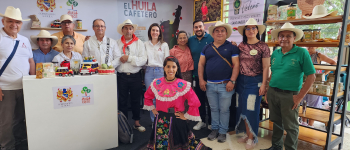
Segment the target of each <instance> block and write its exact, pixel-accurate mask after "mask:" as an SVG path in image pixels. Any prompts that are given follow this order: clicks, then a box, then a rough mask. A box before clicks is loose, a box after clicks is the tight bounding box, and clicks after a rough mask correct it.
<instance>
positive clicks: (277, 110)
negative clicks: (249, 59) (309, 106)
mask: <svg viewBox="0 0 350 150" xmlns="http://www.w3.org/2000/svg"><path fill="white" fill-rule="evenodd" d="M272 36H273V37H274V38H275V39H278V42H279V44H280V46H281V49H277V50H275V51H274V52H273V53H272V55H271V80H270V84H269V88H268V90H267V94H266V95H267V97H266V98H265V99H266V102H268V104H269V109H270V121H272V122H273V134H272V146H271V147H270V148H268V149H266V150H282V149H283V133H284V130H286V132H287V135H286V139H285V141H284V147H285V149H286V150H296V149H297V146H298V135H299V122H298V114H299V104H300V102H301V100H302V99H303V98H304V96H305V95H306V94H307V92H308V90H309V89H310V87H311V85H312V84H313V82H314V81H315V73H316V70H315V68H314V66H313V63H312V61H311V57H310V55H309V54H308V51H307V50H306V49H304V48H301V47H298V46H296V45H294V44H293V42H294V41H298V40H299V39H300V38H301V37H302V36H303V31H302V30H300V29H296V28H294V26H293V25H292V24H290V23H285V24H284V25H283V26H282V28H281V29H276V30H273V31H272ZM304 75H305V76H307V78H306V81H305V83H304V85H303V86H302V83H303V76H304Z"/></svg>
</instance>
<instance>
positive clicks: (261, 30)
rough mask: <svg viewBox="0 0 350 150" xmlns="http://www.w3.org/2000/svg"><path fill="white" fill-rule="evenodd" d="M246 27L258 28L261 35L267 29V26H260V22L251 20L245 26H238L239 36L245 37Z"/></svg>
mask: <svg viewBox="0 0 350 150" xmlns="http://www.w3.org/2000/svg"><path fill="white" fill-rule="evenodd" d="M245 26H258V30H259V34H260V35H261V34H263V33H264V31H265V29H266V26H264V25H258V22H256V20H255V19H254V18H249V19H248V21H247V22H246V23H245V25H243V26H238V32H239V34H241V35H243V30H244V28H245Z"/></svg>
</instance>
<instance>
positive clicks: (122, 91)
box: [117, 72, 142, 120]
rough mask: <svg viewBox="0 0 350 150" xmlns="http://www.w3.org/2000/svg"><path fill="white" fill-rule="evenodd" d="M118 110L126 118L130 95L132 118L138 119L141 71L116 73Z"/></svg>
mask: <svg viewBox="0 0 350 150" xmlns="http://www.w3.org/2000/svg"><path fill="white" fill-rule="evenodd" d="M117 75H118V81H117V83H118V89H119V90H118V91H119V99H118V100H119V103H118V104H119V107H118V108H119V110H120V111H121V112H123V113H124V115H125V116H126V117H127V118H128V100H129V97H130V102H131V110H132V119H134V120H140V100H141V94H142V78H141V72H138V73H135V74H130V75H127V74H126V73H118V74H117Z"/></svg>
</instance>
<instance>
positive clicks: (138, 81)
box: [117, 19, 147, 132]
mask: <svg viewBox="0 0 350 150" xmlns="http://www.w3.org/2000/svg"><path fill="white" fill-rule="evenodd" d="M136 28H137V25H135V24H132V22H131V21H130V20H129V19H128V20H126V21H124V22H123V23H122V24H119V25H118V27H117V31H118V33H119V34H121V35H123V36H122V38H121V39H119V40H117V44H118V46H119V49H120V54H121V55H122V56H121V57H120V59H119V60H120V65H119V66H118V67H117V71H118V80H117V81H118V82H117V83H118V89H119V99H118V100H119V110H120V111H122V112H123V113H124V115H125V116H126V117H128V99H129V97H130V101H131V108H132V114H133V116H132V119H134V120H135V125H134V128H135V129H137V130H139V131H140V132H144V131H146V129H145V128H144V127H143V126H141V125H140V122H139V120H140V100H141V95H142V78H141V77H142V74H141V72H140V70H141V67H142V66H144V65H145V64H146V61H147V55H146V51H145V45H144V44H143V42H142V41H141V40H139V39H138V38H137V37H136V36H135V34H134V32H135V30H136Z"/></svg>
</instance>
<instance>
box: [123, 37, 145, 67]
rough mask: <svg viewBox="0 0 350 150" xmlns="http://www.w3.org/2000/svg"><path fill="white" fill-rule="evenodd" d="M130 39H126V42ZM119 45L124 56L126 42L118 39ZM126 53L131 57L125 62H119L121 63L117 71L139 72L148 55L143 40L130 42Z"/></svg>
mask: <svg viewBox="0 0 350 150" xmlns="http://www.w3.org/2000/svg"><path fill="white" fill-rule="evenodd" d="M130 41H131V40H128V41H126V43H128V42H130ZM117 45H118V48H119V51H120V54H121V56H124V53H123V46H124V44H123V42H122V41H121V39H119V40H117ZM125 54H126V55H128V56H129V58H128V60H127V62H125V63H121V62H119V65H118V67H117V71H118V72H119V73H137V72H139V71H140V69H141V68H142V66H144V65H145V64H146V61H147V55H146V50H145V45H144V44H143V42H142V41H141V40H137V41H135V42H133V43H132V44H130V45H129V46H127V48H125ZM119 61H120V60H119Z"/></svg>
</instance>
